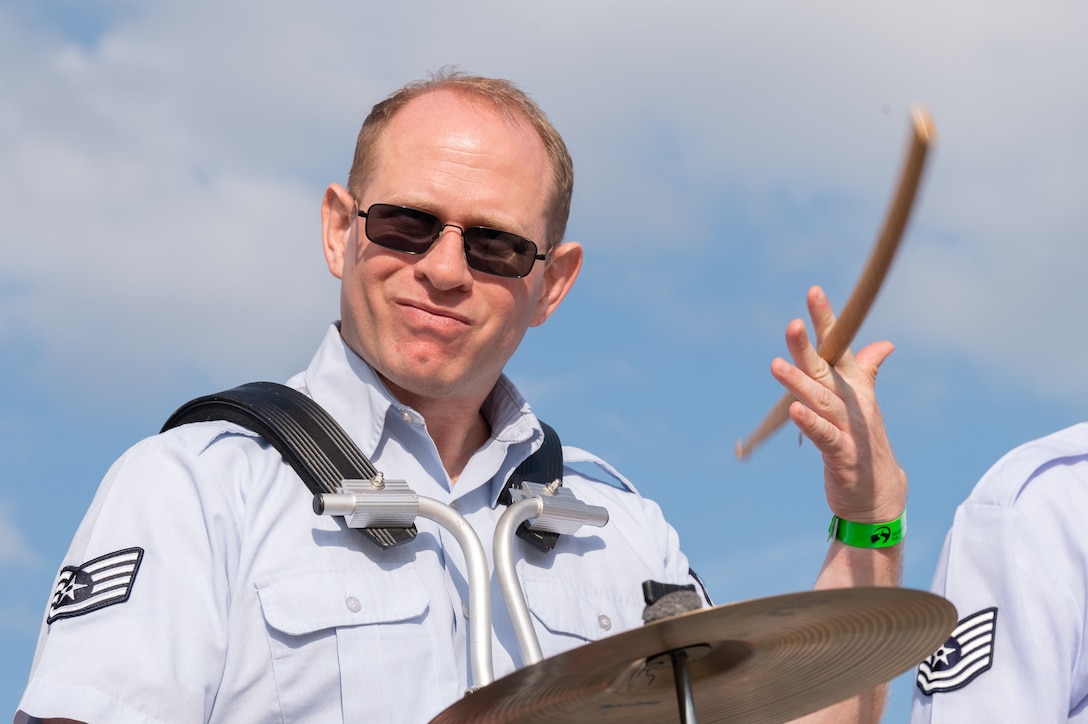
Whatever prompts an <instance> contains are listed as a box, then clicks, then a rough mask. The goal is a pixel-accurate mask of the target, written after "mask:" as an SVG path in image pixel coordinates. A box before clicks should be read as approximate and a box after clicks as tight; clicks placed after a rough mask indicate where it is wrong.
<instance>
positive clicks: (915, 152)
mask: <svg viewBox="0 0 1088 724" xmlns="http://www.w3.org/2000/svg"><path fill="white" fill-rule="evenodd" d="M911 120H912V122H913V123H912V133H911V141H910V145H909V147H908V151H907V157H906V161H905V163H904V164H903V171H902V174H901V175H900V178H899V187H898V190H897V191H896V194H895V196H894V198H893V202H892V205H891V208H889V210H888V215H887V217H886V218H885V219H884V227H883V229H882V230H881V232H880V236H878V237H877V241H876V244H875V245H874V247H873V251H872V253H871V254H870V255H869V261H868V262H867V263H866V265H865V269H864V270H863V271H862V274H861V278H860V279H858V283H857V286H855V287H854V291H853V292H852V293H851V295H850V298H849V299H848V300H847V302H846V306H844V307H843V309H842V313H841V314H840V315H839V317H838V319H837V320H836V321H835V324H834V326H832V328H831V330H830V331H829V332H828V333H827V336H826V337H825V338H824V340H823V341H822V342H821V343H820V345H819V347H818V348H817V350H816V351H817V353H818V354H819V355H820V357H822V358H823V359H824V360H826V361H827V363H828V364H830V365H834V364H835V363H836V362H838V361H839V359H840V358H841V357H842V355H843V353H844V352H846V350H847V348H849V346H850V342H851V341H852V340H853V339H854V335H855V334H857V332H858V329H859V328H860V327H861V323H862V322H863V321H864V320H865V315H866V314H868V313H869V308H870V307H871V306H872V304H873V300H874V299H876V295H877V292H878V291H880V285H881V284H882V283H883V282H884V277H885V275H887V273H888V268H889V267H890V266H891V263H892V259H893V258H895V252H896V250H897V249H898V248H899V241H900V239H902V238H903V231H904V230H905V229H906V227H907V220H908V219H909V218H910V212H911V207H912V206H913V205H914V197H915V193H916V192H917V190H918V184H919V182H920V181H921V178H922V170H923V168H924V167H925V161H926V152H927V151H928V150H929V146H930V143H931V141H932V140H933V138H934V137H935V136H936V128H935V127H934V125H933V119H932V118H931V117H930V115H929V112H928V111H927V110H926V109H925V108H922V107H921V106H915V107H913V108H911ZM794 399H796V398H794V396H793V395H791V394H789V393H786V394H785V395H784V396H783V397H782V399H780V400H779V401H778V403H777V404H776V405H775V406H774V407H773V408H772V409H771V411H770V412H769V413H768V414H767V416H766V417H765V418H764V419H763V422H761V423H760V424H759V427H757V428H756V430H755V432H753V433H752V434H751V436H749V437H748V439H747V440H742V441H739V442H737V446H736V454H737V458H738V459H740V460H744V459H746V458H748V457H749V456H750V455H751V454H752V450H754V449H755V447H756V445H758V444H759V443H761V442H762V441H763V440H764V439H766V438H767V437H769V436H770V435H771V433H773V432H774V431H775V430H777V429H778V428H779V427H780V426H781V425H782V424H783V423H784V422H786V420H788V419H789V410H790V405H791V404H792V403H793V401H794Z"/></svg>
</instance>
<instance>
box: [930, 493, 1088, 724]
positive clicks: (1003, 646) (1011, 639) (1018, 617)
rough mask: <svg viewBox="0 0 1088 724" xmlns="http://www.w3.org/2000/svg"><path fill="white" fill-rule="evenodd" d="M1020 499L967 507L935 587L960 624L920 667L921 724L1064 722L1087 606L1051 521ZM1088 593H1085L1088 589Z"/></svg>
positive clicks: (944, 554) (960, 513) (962, 509)
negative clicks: (1017, 502)
mask: <svg viewBox="0 0 1088 724" xmlns="http://www.w3.org/2000/svg"><path fill="white" fill-rule="evenodd" d="M1024 513H1025V511H1024V510H1023V509H1020V508H1019V507H1017V506H1011V505H1010V506H1004V505H986V504H981V505H980V504H971V503H970V502H968V503H966V504H964V505H962V506H960V508H959V509H958V510H957V512H956V516H955V520H954V523H953V526H952V530H951V531H950V533H949V535H948V538H947V539H946V541H945V545H944V549H943V551H942V553H941V559H940V563H939V564H938V567H937V570H936V573H935V576H934V580H933V585H932V590H933V592H934V593H937V594H940V595H943V596H945V597H946V598H948V599H949V600H950V601H951V602H952V603H953V604H954V605H955V606H956V609H957V611H958V613H959V624H958V625H957V627H956V629H955V630H954V631H953V634H952V636H951V637H950V638H949V639H948V641H947V642H946V643H945V645H944V646H942V647H941V648H940V649H938V651H937V652H935V653H934V654H933V655H932V656H931V657H930V658H929V659H928V660H927V661H926V662H923V664H922V665H921V666H920V667H919V670H918V672H917V678H916V682H915V689H914V701H913V708H912V718H911V721H912V723H913V724H921V723H924V722H932V723H934V724H938V723H939V724H951V723H952V722H965V721H1050V722H1057V721H1066V720H1067V718H1068V715H1069V711H1070V706H1071V701H1072V700H1074V699H1075V698H1076V695H1075V694H1074V693H1073V688H1074V684H1073V678H1074V676H1073V671H1074V669H1075V666H1076V664H1075V661H1076V658H1077V656H1078V650H1079V647H1080V646H1081V645H1082V636H1083V621H1084V612H1083V610H1081V603H1080V601H1081V600H1082V599H1081V598H1078V597H1077V596H1075V595H1073V594H1072V590H1073V587H1075V586H1076V585H1077V581H1079V582H1080V583H1081V584H1083V580H1084V576H1083V574H1082V575H1080V576H1079V577H1078V579H1077V581H1073V580H1069V578H1068V576H1067V575H1065V571H1066V566H1067V563H1068V561H1067V560H1065V559H1066V558H1068V556H1069V554H1068V552H1066V551H1063V550H1061V549H1060V548H1055V546H1054V541H1053V540H1052V536H1054V535H1058V536H1060V535H1061V534H1060V532H1057V531H1056V529H1057V528H1060V526H1057V525H1054V524H1053V522H1051V521H1047V520H1041V521H1036V520H1033V519H1032V518H1031V517H1028V516H1025V514H1024ZM1082 595H1083V592H1082Z"/></svg>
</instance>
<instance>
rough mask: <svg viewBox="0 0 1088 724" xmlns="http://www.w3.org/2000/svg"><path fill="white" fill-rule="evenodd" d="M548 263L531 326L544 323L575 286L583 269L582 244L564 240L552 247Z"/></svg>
mask: <svg viewBox="0 0 1088 724" xmlns="http://www.w3.org/2000/svg"><path fill="white" fill-rule="evenodd" d="M546 264H547V266H545V267H544V289H543V290H542V291H541V293H540V299H538V300H537V304H536V311H535V312H534V313H533V319H532V321H531V322H529V326H531V327H539V326H540V325H542V324H544V322H545V321H546V320H547V319H548V317H550V316H552V312H554V311H555V310H556V309H558V308H559V303H560V302H562V301H563V298H564V297H566V296H567V292H569V291H570V288H571V287H572V286H574V280H575V279H577V278H578V272H579V271H581V269H582V245H581V244H579V243H578V242H576V241H564V242H563V243H561V244H559V246H557V247H555V248H554V249H552V252H551V254H549V255H548V260H547V262H546Z"/></svg>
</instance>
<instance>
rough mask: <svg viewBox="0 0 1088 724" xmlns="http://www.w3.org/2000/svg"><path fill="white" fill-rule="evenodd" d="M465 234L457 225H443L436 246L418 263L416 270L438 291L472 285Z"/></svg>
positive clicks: (436, 238) (432, 246)
mask: <svg viewBox="0 0 1088 724" xmlns="http://www.w3.org/2000/svg"><path fill="white" fill-rule="evenodd" d="M463 234H464V230H463V229H462V228H461V227H460V226H458V225H457V224H443V225H442V227H441V228H439V230H438V235H437V236H436V237H435V242H434V244H432V245H431V248H430V249H428V250H427V253H426V254H424V255H423V257H422V258H421V259H419V260H418V261H417V262H416V265H415V266H416V270H417V271H418V272H420V273H422V274H423V275H424V276H426V277H427V279H428V280H429V281H430V283H431V284H432V285H434V287H435V288H436V289H456V288H457V287H460V286H465V285H470V284H471V283H472V271H471V270H470V269H469V266H468V261H467V260H466V259H465V248H464V243H465V242H464V236H463Z"/></svg>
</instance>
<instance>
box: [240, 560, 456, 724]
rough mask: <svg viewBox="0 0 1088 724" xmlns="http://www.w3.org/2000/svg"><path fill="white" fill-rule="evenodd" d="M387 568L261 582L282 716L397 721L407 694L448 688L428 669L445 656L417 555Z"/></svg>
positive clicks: (304, 574)
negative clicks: (439, 646) (440, 649)
mask: <svg viewBox="0 0 1088 724" xmlns="http://www.w3.org/2000/svg"><path fill="white" fill-rule="evenodd" d="M382 568H383V570H381V571H380V572H377V574H376V572H375V571H374V570H360V568H359V567H358V566H355V567H353V568H339V567H338V568H329V569H318V570H305V571H299V570H294V571H285V572H282V573H277V574H276V575H274V576H270V577H268V578H266V579H263V580H259V581H257V582H256V583H255V586H256V588H257V594H258V597H259V599H260V604H261V611H262V614H263V616H264V620H265V624H266V628H267V632H268V646H269V653H270V655H271V663H272V669H273V673H274V675H275V678H276V690H277V694H278V696H279V700H280V702H279V703H280V707H281V709H282V712H283V717H284V719H285V720H287V721H299V720H303V719H305V720H307V721H318V720H319V721H340V720H341V718H343V719H344V720H347V721H352V720H355V721H395V720H396V719H397V718H398V717H397V712H396V710H395V708H396V706H398V705H403V702H404V701H405V698H404V697H408V696H412V697H414V698H415V699H418V698H419V697H424V698H426V697H427V696H430V695H432V693H433V695H434V696H436V697H440V696H442V695H443V693H442V687H441V686H440V685H439V682H438V681H437V679H436V678H435V679H434V680H431V679H432V678H433V677H431V675H430V674H429V673H428V672H433V671H435V670H436V669H437V666H438V665H439V664H445V663H446V662H440V661H438V659H439V658H440V652H438V651H436V641H437V640H438V637H436V636H435V635H434V633H435V632H434V631H432V630H431V629H432V628H433V622H431V621H428V610H429V603H428V597H427V592H426V590H425V588H424V585H423V583H422V581H421V580H420V578H419V575H418V573H417V572H416V570H415V567H414V565H413V564H412V563H405V564H402V565H399V566H388V567H387V566H382ZM446 638H447V639H448V634H447V637H446ZM376 661H380V662H381V665H380V666H374V665H373V664H374V662H376ZM409 683H410V684H411V688H412V689H413V691H415V690H416V687H418V693H411V692H409V691H408V690H407V687H408V685H409ZM402 689H403V690H404V691H401V690H402ZM400 694H402V695H403V696H402V695H400ZM445 695H446V696H447V697H448V696H449V693H448V692H447V693H446V694H445ZM438 706H439V704H438V703H435V704H433V705H432V708H433V707H438ZM387 709H388V710H387Z"/></svg>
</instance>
